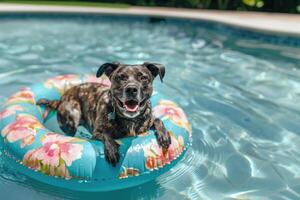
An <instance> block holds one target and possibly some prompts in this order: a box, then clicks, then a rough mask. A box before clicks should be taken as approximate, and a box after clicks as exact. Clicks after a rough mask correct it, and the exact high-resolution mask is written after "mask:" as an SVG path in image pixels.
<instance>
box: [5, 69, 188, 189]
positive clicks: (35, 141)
mask: <svg viewBox="0 0 300 200" xmlns="http://www.w3.org/2000/svg"><path fill="white" fill-rule="evenodd" d="M83 82H98V83H101V84H103V85H110V82H109V80H108V79H107V78H106V77H104V76H103V77H101V78H96V77H95V76H92V75H74V74H71V75H62V76H57V77H53V78H50V79H48V80H46V81H45V82H44V83H41V84H36V85H33V86H32V87H30V88H23V89H22V90H20V91H19V92H17V93H15V94H14V95H12V96H11V97H9V98H8V100H7V101H6V103H5V104H4V106H3V107H2V109H1V112H0V130H1V139H0V145H1V146H2V149H3V152H5V155H6V157H7V158H8V160H9V162H10V163H11V164H13V165H14V166H15V168H16V169H17V170H18V171H19V172H21V173H23V174H25V175H27V176H28V177H30V178H33V179H36V180H38V181H42V182H45V183H47V184H51V185H54V186H58V187H63V188H68V189H72V190H80V191H109V190H116V189H121V188H127V187H131V186H135V185H139V184H142V183H144V182H147V181H150V180H153V179H155V178H156V177H158V176H159V175H161V174H163V173H164V172H166V171H167V170H169V169H170V168H171V167H173V166H174V165H175V164H176V163H177V162H178V161H179V160H180V159H181V158H182V157H183V155H184V153H185V151H186V150H187V147H189V146H190V144H191V137H192V134H191V127H190V125H189V122H188V120H187V118H186V115H185V114H184V112H183V111H182V109H181V108H180V107H178V106H177V105H176V104H175V103H173V102H172V101H170V100H167V99H164V98H163V97H162V96H161V95H160V94H158V93H156V92H154V94H153V95H152V97H151V103H152V106H153V114H154V116H156V117H159V118H160V119H162V120H163V122H164V124H165V126H166V128H167V130H168V131H169V132H170V133H171V139H172V143H171V145H170V147H169V149H168V151H167V152H164V153H163V151H162V149H161V148H160V147H159V146H158V144H157V142H156V138H155V135H154V133H153V131H149V132H148V133H145V134H143V135H139V136H136V137H128V138H123V139H119V140H117V142H118V143H119V144H120V153H121V159H120V162H119V163H118V164H117V166H116V167H112V166H111V165H110V164H109V163H107V162H106V160H105V157H104V151H103V144H102V142H101V141H95V140H90V139H88V138H84V137H69V136H67V135H64V134H63V132H62V131H61V130H60V128H59V126H58V124H57V119H56V113H55V111H50V112H48V110H45V109H44V108H43V107H40V106H37V105H36V102H37V100H38V99H40V98H47V99H59V98H60V97H61V95H62V94H63V93H64V91H66V90H67V89H68V88H70V87H71V86H74V85H76V84H80V83H83ZM82 132H84V130H82ZM77 134H80V133H77ZM81 134H82V133H81Z"/></svg>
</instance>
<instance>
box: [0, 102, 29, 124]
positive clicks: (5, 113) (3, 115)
mask: <svg viewBox="0 0 300 200" xmlns="http://www.w3.org/2000/svg"><path fill="white" fill-rule="evenodd" d="M18 111H24V108H23V107H22V106H20V105H12V106H8V107H6V108H5V109H4V110H3V111H2V112H0V120H2V119H4V118H6V117H9V116H11V115H14V114H16V113H17V112H18Z"/></svg>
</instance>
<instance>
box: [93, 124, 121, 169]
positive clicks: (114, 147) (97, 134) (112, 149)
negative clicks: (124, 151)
mask: <svg viewBox="0 0 300 200" xmlns="http://www.w3.org/2000/svg"><path fill="white" fill-rule="evenodd" d="M93 139H95V140H101V141H102V142H103V144H104V154H105V159H106V160H107V162H109V163H110V164H112V166H116V164H117V163H118V162H119V160H120V154H119V144H118V143H117V142H116V141H115V140H114V139H113V138H112V136H111V135H110V134H109V133H104V132H103V131H101V130H99V129H96V131H94V133H93Z"/></svg>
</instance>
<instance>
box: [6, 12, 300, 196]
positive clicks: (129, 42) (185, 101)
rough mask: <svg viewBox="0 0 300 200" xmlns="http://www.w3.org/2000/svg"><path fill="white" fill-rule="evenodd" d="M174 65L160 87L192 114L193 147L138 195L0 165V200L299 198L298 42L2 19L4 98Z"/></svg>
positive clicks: (172, 28) (197, 29)
mask: <svg viewBox="0 0 300 200" xmlns="http://www.w3.org/2000/svg"><path fill="white" fill-rule="evenodd" d="M115 60H119V61H121V62H124V63H141V62H144V61H155V62H159V63H163V64H165V66H166V68H167V69H166V78H165V81H164V84H163V85H161V84H160V83H159V82H156V83H155V84H156V88H157V90H159V91H160V92H162V93H164V94H165V95H166V96H169V97H171V98H173V99H174V100H175V101H177V102H178V103H179V104H180V106H182V107H183V109H184V110H185V111H186V113H187V114H188V117H189V119H190V121H191V124H192V127H193V146H192V147H191V148H190V149H189V151H188V152H187V154H186V156H185V158H184V159H183V161H182V162H180V163H179V164H178V165H177V166H176V167H175V168H173V169H172V170H171V171H169V172H168V173H167V174H165V175H163V176H161V177H160V178H158V179H157V180H155V181H152V182H149V183H147V184H144V185H141V186H139V187H134V188H130V189H125V190H120V191H114V192H105V193H83V192H74V191H68V190H63V189H59V188H55V187H51V186H48V185H44V184H42V183H39V182H38V181H34V180H31V179H29V178H28V177H26V176H24V175H22V174H19V173H18V172H17V171H15V170H14V169H13V168H11V166H9V165H8V164H7V163H6V162H5V161H4V160H3V159H2V157H1V152H0V194H1V199H12V200H15V199H16V200H17V199H23V198H26V199H38V200H50V199H51V200H52V199H57V200H59V199H101V198H103V199H213V200H216V199H272V200H273V199H300V155H299V154H300V153H299V152H300V123H299V122H300V39H297V38H286V37H275V36H266V35H260V34H256V33H251V32H248V31H241V30H238V29H231V28H228V27H225V26H222V25H220V24H210V23H206V22H193V21H184V20H175V19H172V20H171V19H169V20H162V21H160V20H149V19H148V18H146V17H145V18H131V17H108V16H107V17H104V16H103V17H100V16H79V15H78V16H63V15H61V16H54V15H47V16H46V15H35V16H33V15H2V16H1V17H0V88H1V92H0V99H1V102H3V101H5V99H6V97H7V96H8V95H9V94H11V93H13V92H15V91H17V90H18V89H19V88H20V87H24V86H30V85H31V84H33V83H35V82H40V81H43V80H45V79H46V78H48V77H51V76H54V75H59V74H66V73H95V72H96V70H97V68H98V66H99V65H100V64H102V63H103V62H107V61H115Z"/></svg>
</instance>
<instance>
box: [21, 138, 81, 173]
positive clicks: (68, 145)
mask: <svg viewBox="0 0 300 200" xmlns="http://www.w3.org/2000/svg"><path fill="white" fill-rule="evenodd" d="M82 141H84V140H81V139H78V138H74V137H66V136H63V135H59V134H56V133H48V134H47V135H45V136H43V137H42V139H41V143H42V146H41V147H40V148H37V149H32V150H30V151H28V152H27V153H26V154H25V155H24V158H23V164H24V165H26V166H27V167H30V168H31V169H34V170H38V171H40V172H42V173H44V174H46V175H50V176H58V177H62V178H71V177H72V176H71V175H70V173H69V171H68V167H70V166H71V165H72V163H73V162H74V161H75V160H78V159H80V158H81V156H82V151H83V146H82V145H81V144H78V143H77V142H82Z"/></svg>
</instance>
